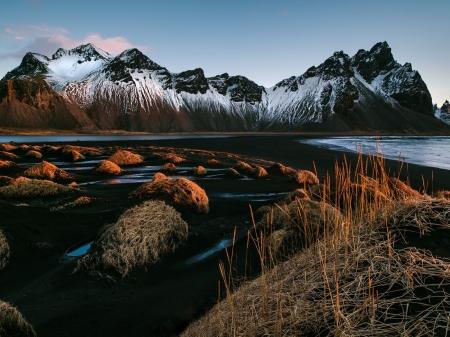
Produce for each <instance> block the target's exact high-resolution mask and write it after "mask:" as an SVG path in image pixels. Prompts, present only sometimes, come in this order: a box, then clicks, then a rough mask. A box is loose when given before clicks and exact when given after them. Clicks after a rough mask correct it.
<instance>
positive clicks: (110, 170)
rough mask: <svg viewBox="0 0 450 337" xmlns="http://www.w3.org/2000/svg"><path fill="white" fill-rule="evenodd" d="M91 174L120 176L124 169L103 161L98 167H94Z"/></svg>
mask: <svg viewBox="0 0 450 337" xmlns="http://www.w3.org/2000/svg"><path fill="white" fill-rule="evenodd" d="M91 172H92V173H95V174H111V175H119V174H120V173H122V169H121V168H120V167H119V165H117V164H115V163H113V162H111V161H109V160H103V161H101V162H100V163H98V164H97V166H96V167H94V168H93V169H92V171H91Z"/></svg>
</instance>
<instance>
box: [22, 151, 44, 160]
mask: <svg viewBox="0 0 450 337" xmlns="http://www.w3.org/2000/svg"><path fill="white" fill-rule="evenodd" d="M25 157H29V158H37V159H40V158H42V157H43V155H42V153H40V152H37V151H34V150H29V151H28V152H27V153H26V154H25Z"/></svg>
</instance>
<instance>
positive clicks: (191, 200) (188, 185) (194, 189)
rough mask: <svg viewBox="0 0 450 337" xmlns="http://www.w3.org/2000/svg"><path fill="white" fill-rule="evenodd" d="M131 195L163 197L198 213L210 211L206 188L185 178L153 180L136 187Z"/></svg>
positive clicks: (153, 197)
mask: <svg viewBox="0 0 450 337" xmlns="http://www.w3.org/2000/svg"><path fill="white" fill-rule="evenodd" d="M131 197H133V198H139V199H161V200H164V201H166V202H167V203H169V204H175V205H180V206H184V207H187V208H188V209H190V210H192V211H194V212H196V213H200V214H201V213H208V212H209V199H208V196H207V195H206V192H205V190H204V189H202V188H201V187H200V186H198V185H197V184H196V183H194V182H192V181H190V180H188V179H185V178H178V179H163V180H158V181H152V182H150V183H147V184H144V185H142V186H140V187H139V188H138V189H136V190H135V191H134V192H133V193H132V194H131Z"/></svg>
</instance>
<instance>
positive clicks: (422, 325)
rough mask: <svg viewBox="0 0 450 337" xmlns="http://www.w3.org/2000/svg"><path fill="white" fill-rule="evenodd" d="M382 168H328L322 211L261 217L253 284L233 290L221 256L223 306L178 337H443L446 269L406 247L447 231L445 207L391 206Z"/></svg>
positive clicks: (254, 236) (376, 159)
mask: <svg viewBox="0 0 450 337" xmlns="http://www.w3.org/2000/svg"><path fill="white" fill-rule="evenodd" d="M369 166H370V172H371V175H370V176H368V174H367V172H368V171H369V170H368V169H367V168H368V167H369ZM384 167H385V165H384V159H383V158H382V156H379V155H377V156H369V158H368V159H367V161H366V162H364V161H363V160H362V156H360V158H359V161H358V163H357V164H356V167H354V168H353V169H352V167H351V166H350V165H349V164H348V163H347V162H345V161H344V163H342V165H338V164H336V166H335V169H336V182H335V183H336V190H337V191H338V193H334V195H333V196H331V195H330V183H329V179H327V180H326V181H325V182H324V184H321V185H317V188H316V194H318V195H319V200H320V202H313V201H308V200H300V199H296V200H295V201H294V202H291V203H290V204H289V205H282V206H275V207H274V208H272V210H271V209H270V207H267V206H266V207H265V208H263V210H262V211H259V212H257V214H256V215H258V216H261V214H263V215H265V216H262V219H259V220H258V221H260V223H259V224H256V223H255V230H254V232H253V233H249V241H250V242H253V243H254V245H255V247H256V249H257V250H258V253H259V256H260V261H261V268H262V272H261V275H260V276H259V277H258V278H256V279H254V280H253V281H247V282H243V283H241V284H242V285H241V286H240V287H239V288H237V289H235V288H234V284H235V280H234V279H233V276H232V274H231V271H232V270H233V267H232V265H231V262H230V261H233V250H231V251H229V252H228V253H229V254H231V255H228V256H229V263H230V268H229V271H227V270H226V268H225V266H224V264H222V263H221V264H220V272H221V274H222V278H223V284H224V288H221V293H225V298H224V299H223V300H221V301H219V302H218V303H217V305H216V306H215V307H214V308H212V309H211V310H210V311H209V312H208V313H207V314H206V315H205V316H204V317H202V318H201V319H199V320H197V321H195V322H193V323H192V324H191V325H190V326H189V327H188V328H187V329H186V330H185V331H184V333H183V334H182V335H181V336H184V337H186V336H223V337H225V336H227V337H228V336H233V337H234V336H256V337H259V336H261V337H262V336H320V337H323V336H330V337H331V336H379V337H384V336H436V335H438V336H446V335H448V333H449V330H450V324H449V318H448V317H449V316H448V312H449V311H450V300H449V298H448V291H449V289H450V273H449V272H448V271H449V270H450V259H444V258H438V257H436V256H433V255H432V253H431V252H430V251H427V250H423V249H418V248H415V247H413V246H411V242H412V241H411V236H412V235H413V234H412V233H413V232H414V233H415V234H414V235H415V237H416V239H414V240H424V242H425V241H426V240H427V235H429V234H430V233H433V232H435V231H438V232H437V233H435V234H433V235H434V239H435V240H436V239H437V238H438V237H439V235H440V234H439V233H440V232H439V231H448V230H450V202H448V201H447V200H445V199H432V198H423V197H422V196H421V198H419V199H417V198H415V197H413V198H403V195H402V197H401V198H400V199H398V198H397V196H398V193H399V192H398V191H397V190H395V189H398V185H397V184H395V186H394V188H395V189H394V188H393V187H392V185H391V184H392V182H391V179H390V178H389V176H388V172H386V170H385V168H384ZM365 178H368V179H365ZM355 186H357V188H355ZM402 191H403V189H402ZM368 192H369V193H368ZM407 192H408V193H409V192H410V191H409V190H408V191H407ZM402 193H404V192H402ZM413 195H415V193H413ZM328 202H333V203H334V204H335V205H339V206H340V209H341V214H342V215H339V216H336V215H335V216H329V215H327V214H336V213H333V212H334V211H332V210H331V209H329V207H331V206H330V204H328ZM305 205H308V206H307V207H305ZM327 209H328V210H329V211H327ZM308 213H309V214H310V215H308ZM333 217H334V219H335V220H333ZM306 219H307V221H305V220H306ZM327 220H328V221H327ZM263 225H264V226H263ZM277 228H278V230H274V229H277ZM317 228H319V229H321V230H317ZM293 232H296V233H293ZM405 235H406V237H405ZM445 235H446V236H447V235H448V234H445ZM293 239H294V245H292V243H293V242H292V240H293ZM289 245H292V247H291V248H290V249H289ZM298 246H303V247H305V248H303V250H302V251H300V252H296V251H297V250H298V249H299V247H298ZM280 247H281V248H282V250H284V253H285V255H284V257H283V259H286V258H287V259H288V260H287V261H285V262H282V263H281V262H280V260H279V259H278V258H277V252H278V251H280ZM286 248H288V249H286Z"/></svg>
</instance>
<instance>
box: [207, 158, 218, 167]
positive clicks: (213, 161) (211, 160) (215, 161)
mask: <svg viewBox="0 0 450 337" xmlns="http://www.w3.org/2000/svg"><path fill="white" fill-rule="evenodd" d="M206 164H207V165H210V166H218V165H222V163H221V162H220V161H218V160H217V159H209V160H208V161H207V162H206Z"/></svg>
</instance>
